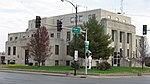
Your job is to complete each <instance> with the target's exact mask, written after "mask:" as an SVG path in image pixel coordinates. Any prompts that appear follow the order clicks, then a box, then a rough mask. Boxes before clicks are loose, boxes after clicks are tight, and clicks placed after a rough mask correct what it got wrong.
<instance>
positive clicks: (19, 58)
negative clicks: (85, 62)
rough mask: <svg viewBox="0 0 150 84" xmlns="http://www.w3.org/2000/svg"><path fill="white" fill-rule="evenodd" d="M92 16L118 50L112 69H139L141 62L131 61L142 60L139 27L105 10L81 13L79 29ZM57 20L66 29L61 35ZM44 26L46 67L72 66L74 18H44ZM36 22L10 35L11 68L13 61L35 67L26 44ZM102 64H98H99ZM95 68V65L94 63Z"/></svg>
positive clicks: (8, 60) (32, 21)
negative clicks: (47, 38) (48, 48)
mask: <svg viewBox="0 0 150 84" xmlns="http://www.w3.org/2000/svg"><path fill="white" fill-rule="evenodd" d="M92 16H96V19H97V20H98V21H99V22H100V23H101V24H102V25H104V27H105V33H107V34H109V35H111V36H112V43H111V45H110V46H112V47H115V51H114V54H113V56H111V57H110V59H109V60H108V62H109V63H111V64H112V65H113V66H133V65H134V66H138V64H139V63H138V62H136V61H132V58H139V57H140V55H139V54H137V53H136V52H137V50H136V49H137V48H136V43H138V41H139V40H140V39H139V38H140V37H138V40H136V39H137V36H136V27H135V26H134V25H132V24H131V18H130V17H127V16H124V15H122V14H117V13H113V12H110V11H106V10H103V9H95V10H89V11H83V12H79V13H78V19H77V20H78V25H82V24H83V22H85V21H87V20H88V19H89V18H91V17H92ZM57 20H61V21H62V23H63V24H62V25H63V27H67V28H70V29H67V28H64V29H62V31H61V32H58V31H57V28H56V27H55V26H56V25H57ZM41 25H42V26H45V27H46V28H47V29H48V32H49V36H50V45H51V46H52V53H53V54H52V55H51V56H50V57H49V58H48V59H47V60H46V62H45V65H48V66H55V65H56V66H57V65H60V66H61V65H62V66H63V65H67V66H68V65H70V63H71V61H73V58H72V57H71V56H69V55H68V52H67V51H68V42H70V41H71V39H72V37H73V34H72V32H71V28H72V27H73V26H74V25H75V14H74V13H71V14H65V15H59V16H52V17H44V18H42V20H41ZM36 30H37V28H35V19H33V20H29V23H28V28H27V29H26V31H25V32H16V33H10V34H8V41H7V42H6V48H5V49H6V60H7V63H8V64H9V63H10V62H11V61H13V62H15V63H17V64H27V63H28V62H33V63H35V62H34V61H33V60H32V59H30V58H29V57H28V49H27V43H28V42H29V39H30V37H32V36H33V34H34V33H35V32H36ZM98 61H99V60H97V62H98ZM93 65H95V64H94V62H93Z"/></svg>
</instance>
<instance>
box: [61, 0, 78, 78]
mask: <svg viewBox="0 0 150 84" xmlns="http://www.w3.org/2000/svg"><path fill="white" fill-rule="evenodd" d="M61 1H62V2H64V1H66V2H69V3H70V4H71V5H72V6H73V7H74V8H75V10H76V12H75V28H77V14H78V12H77V11H78V6H77V5H74V4H73V3H72V2H70V1H68V0H61ZM74 39H75V43H74V45H75V46H74V49H75V51H77V42H76V40H77V34H76V33H75V35H74ZM76 62H77V61H76V60H74V63H75V66H74V75H76Z"/></svg>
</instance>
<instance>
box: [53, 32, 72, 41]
mask: <svg viewBox="0 0 150 84" xmlns="http://www.w3.org/2000/svg"><path fill="white" fill-rule="evenodd" d="M50 36H51V37H54V33H51V34H50ZM57 38H60V32H57ZM70 39H71V32H70V31H67V41H70Z"/></svg>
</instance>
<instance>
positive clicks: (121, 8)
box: [120, 0, 123, 14]
mask: <svg viewBox="0 0 150 84" xmlns="http://www.w3.org/2000/svg"><path fill="white" fill-rule="evenodd" d="M120 10H121V14H123V0H121V7H120Z"/></svg>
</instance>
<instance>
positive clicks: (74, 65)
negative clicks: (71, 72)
mask: <svg viewBox="0 0 150 84" xmlns="http://www.w3.org/2000/svg"><path fill="white" fill-rule="evenodd" d="M71 67H72V68H73V69H75V67H76V69H79V68H80V66H79V62H76V63H75V62H71Z"/></svg>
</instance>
